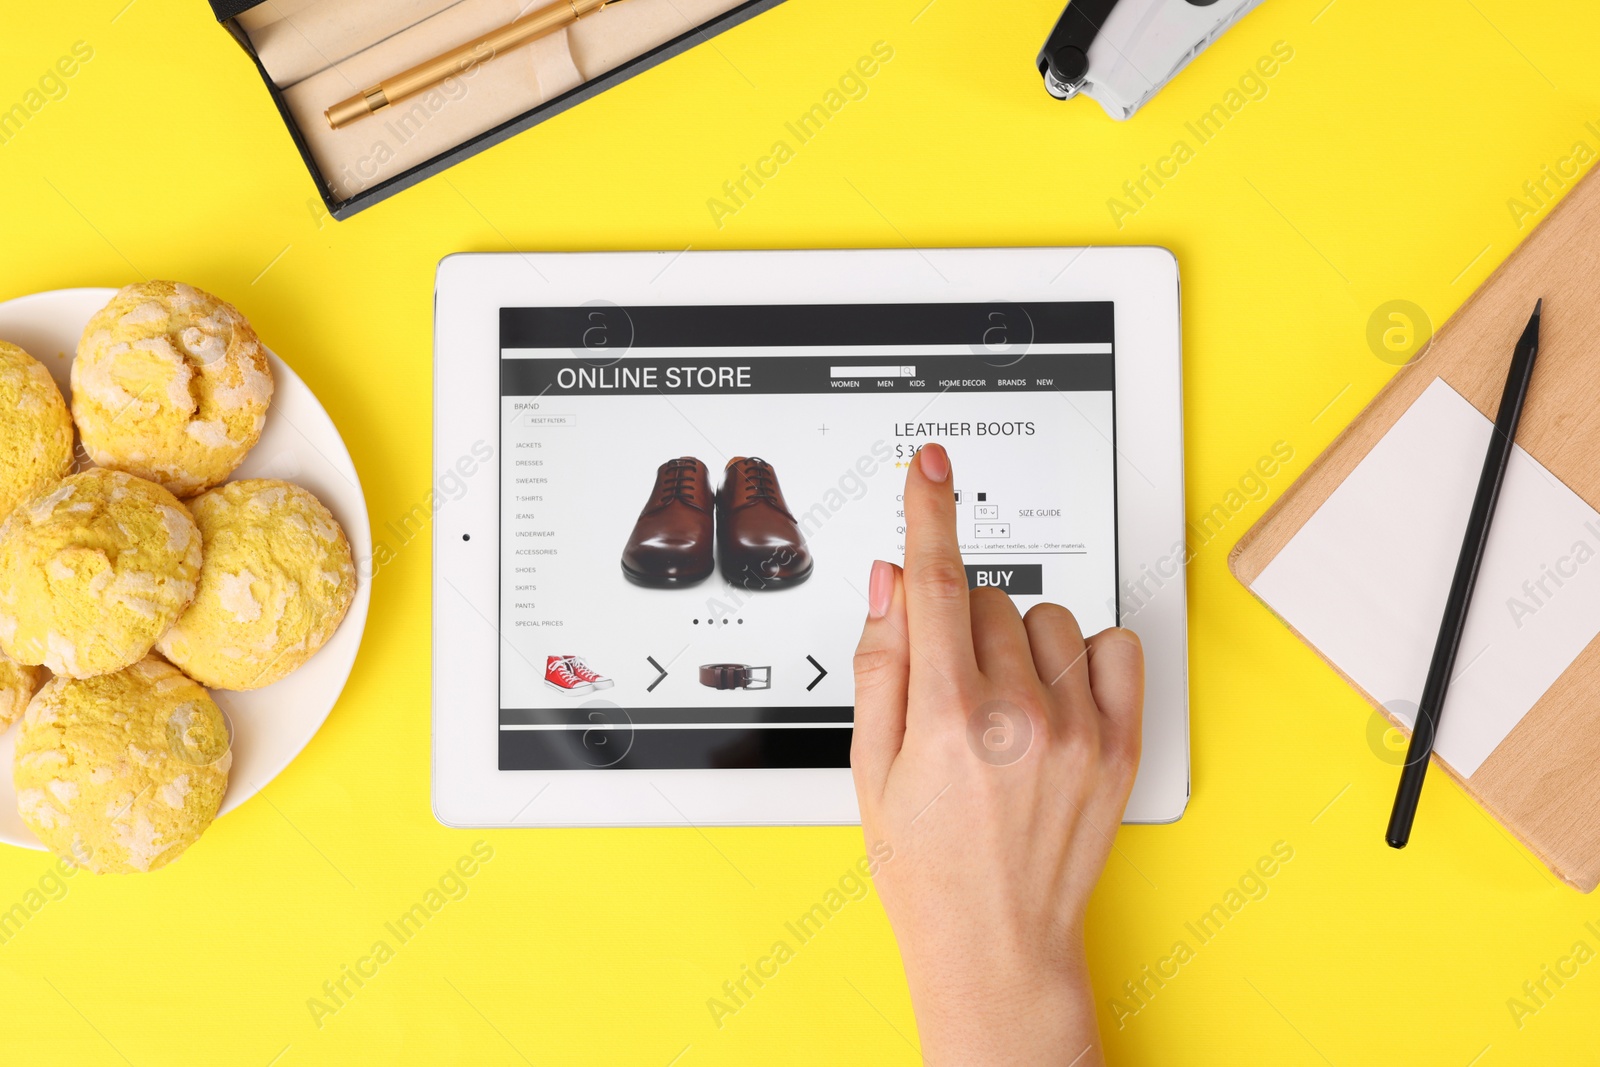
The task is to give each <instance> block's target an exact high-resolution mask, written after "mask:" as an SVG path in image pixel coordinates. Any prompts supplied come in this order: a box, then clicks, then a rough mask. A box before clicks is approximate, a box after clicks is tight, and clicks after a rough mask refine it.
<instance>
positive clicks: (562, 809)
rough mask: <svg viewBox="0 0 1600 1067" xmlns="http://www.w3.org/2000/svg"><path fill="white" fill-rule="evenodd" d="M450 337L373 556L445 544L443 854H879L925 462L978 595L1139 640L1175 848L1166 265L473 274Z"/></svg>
mask: <svg viewBox="0 0 1600 1067" xmlns="http://www.w3.org/2000/svg"><path fill="white" fill-rule="evenodd" d="M435 303H436V306H435V330H434V443H433V444H434V447H433V454H434V482H433V486H432V489H431V492H430V493H429V495H428V498H427V501H426V502H425V503H423V504H421V505H419V507H417V508H415V509H413V512H412V513H411V514H410V515H407V516H403V517H401V518H399V519H398V520H396V521H394V522H390V523H388V524H387V525H386V526H385V527H384V528H383V530H381V531H380V538H379V540H380V541H381V540H383V539H384V538H383V537H382V536H381V535H382V534H385V533H387V534H389V535H391V536H392V537H394V538H397V539H400V540H402V541H403V540H405V539H408V538H409V537H410V536H414V535H415V532H420V530H421V528H423V527H429V528H431V532H432V536H433V553H434V588H433V687H434V688H433V802H434V811H435V814H436V815H437V817H438V818H439V819H440V821H442V822H444V823H446V824H448V825H452V826H513V825H526V826H579V825H685V824H693V825H702V824H800V823H807V824H829V823H851V822H855V821H857V820H858V811H857V807H856V800H855V793H854V789H853V787H852V783H851V777H850V770H849V756H850V737H851V722H852V719H853V707H852V705H853V698H854V693H853V681H852V672H851V661H852V656H853V653H854V649H855V645H856V641H857V639H858V637H859V635H860V630H861V624H862V621H863V619H864V617H865V614H866V599H865V592H866V584H867V576H868V573H869V570H870V567H871V564H872V561H873V560H874V559H878V558H881V559H888V560H896V561H898V560H900V559H901V558H902V557H903V555H904V530H905V524H904V517H903V513H902V511H901V492H902V489H903V484H904V479H905V469H906V465H907V464H908V463H909V462H911V460H912V458H913V457H914V456H915V454H916V451H917V449H918V448H920V447H921V446H922V445H924V444H925V443H927V442H929V441H937V442H939V443H940V444H942V445H944V446H945V447H946V448H948V450H949V452H950V455H951V457H952V459H953V462H954V466H955V472H956V477H955V483H954V490H955V492H956V494H957V501H958V508H957V511H958V516H959V529H958V532H959V535H960V539H961V547H962V554H963V557H964V560H965V563H966V567H967V573H968V580H969V582H970V583H971V584H972V585H974V586H979V585H982V586H994V587H998V588H1000V589H1003V590H1005V591H1007V592H1008V593H1009V594H1010V595H1011V596H1012V597H1013V598H1014V599H1015V601H1016V603H1017V607H1018V608H1019V609H1020V610H1023V611H1026V610H1027V609H1028V608H1029V607H1031V606H1032V605H1034V604H1036V603H1039V602H1041V601H1044V600H1049V601H1055V602H1057V603H1061V604H1064V605H1066V606H1067V607H1068V608H1070V609H1071V610H1072V611H1073V612H1074V613H1075V614H1076V615H1077V617H1078V619H1079V621H1080V623H1081V624H1082V627H1083V630H1084V632H1085V633H1086V634H1087V633H1093V632H1095V631H1097V630H1100V629H1102V628H1103V627H1107V626H1112V625H1117V624H1118V623H1119V622H1120V624H1121V625H1124V626H1127V627H1130V628H1132V629H1133V630H1135V631H1137V632H1138V633H1139V635H1140V637H1141V638H1142V640H1143V642H1144V647H1145V655H1146V661H1147V677H1146V694H1147V696H1146V706H1145V718H1144V747H1143V759H1142V762H1141V766H1140V770H1139V776H1138V780H1137V782H1136V784H1135V786H1134V790H1133V798H1132V800H1131V801H1130V803H1129V806H1128V814H1127V818H1128V819H1129V820H1130V821H1139V822H1164V821H1171V820H1173V819H1176V818H1178V817H1179V816H1180V815H1181V814H1182V812H1183V809H1184V807H1185V805H1186V804H1187V800H1188V794H1189V771H1188V697H1187V694H1188V685H1187V671H1186V594H1185V587H1184V566H1185V562H1186V556H1187V553H1186V549H1185V538H1184V508H1183V455H1182V442H1183V433H1182V404H1181V395H1180V360H1179V326H1178V323H1179V318H1178V272H1177V265H1176V263H1175V262H1174V260H1173V257H1172V255H1171V254H1170V253H1169V252H1167V251H1165V250H1163V249H1159V248H1090V249H1079V248H1027V249H947V250H912V249H907V250H884V251H877V250H861V251H806V252H799V251H795V252H673V253H654V252H638V253H579V254H526V255H519V254H467V255H457V256H451V257H448V258H447V259H445V260H444V261H443V262H442V263H441V264H440V265H439V270H438V279H437V290H436V294H435ZM407 531H413V532H411V533H408V532H407ZM387 548H388V546H386V545H378V546H375V548H374V552H375V560H376V562H377V563H378V565H379V566H381V564H382V556H383V554H384V552H385V550H386V549H387ZM393 551H395V552H398V551H399V548H398V547H396V548H395V549H394V550H393Z"/></svg>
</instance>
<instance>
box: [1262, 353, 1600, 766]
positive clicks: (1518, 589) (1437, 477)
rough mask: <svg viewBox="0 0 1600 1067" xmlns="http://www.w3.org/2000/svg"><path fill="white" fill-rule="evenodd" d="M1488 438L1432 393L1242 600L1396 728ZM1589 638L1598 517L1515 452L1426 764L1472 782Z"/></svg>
mask: <svg viewBox="0 0 1600 1067" xmlns="http://www.w3.org/2000/svg"><path fill="white" fill-rule="evenodd" d="M1492 432H1493V424H1492V423H1491V422H1490V421H1489V420H1488V419H1486V418H1485V417H1484V416H1483V415H1482V414H1480V413H1479V412H1478V410H1477V409H1476V408H1474V407H1473V406H1472V405H1471V404H1469V403H1468V402H1467V401H1466V399H1464V398H1463V397H1462V396H1461V395H1460V394H1459V393H1457V392H1456V391H1455V390H1454V389H1452V388H1450V386H1449V385H1448V384H1446V383H1445V382H1444V380H1443V379H1435V380H1434V381H1433V383H1432V384H1431V385H1429V386H1428V388H1427V389H1426V390H1425V391H1424V392H1423V393H1422V395H1421V396H1419V397H1418V398H1417V399H1416V401H1415V402H1414V403H1412V405H1411V407H1410V408H1409V409H1408V410H1407V411H1406V413H1405V414H1404V415H1403V416H1401V418H1400V420H1399V421H1398V422H1397V423H1395V425H1394V426H1393V427H1392V428H1391V429H1390V430H1389V432H1388V433H1387V434H1385V435H1384V437H1383V439H1382V440H1381V441H1379V442H1378V444H1377V445H1376V446H1375V447H1374V448H1373V449H1372V451H1371V452H1370V453H1369V454H1368V455H1367V457H1366V458H1365V459H1363V460H1362V461H1361V463H1360V464H1359V465H1358V466H1357V467H1356V469H1355V470H1354V471H1352V472H1351V474H1350V476H1349V477H1348V478H1346V479H1345V481H1344V484H1343V485H1341V486H1340V487H1339V488H1338V489H1336V490H1335V491H1334V492H1333V494H1332V495H1331V496H1330V497H1329V498H1328V499H1327V500H1326V501H1325V502H1324V503H1323V505H1322V507H1320V508H1318V509H1317V512H1316V514H1315V515H1313V516H1312V517H1311V519H1310V521H1308V522H1307V523H1306V525H1305V526H1304V527H1303V528H1302V529H1301V530H1300V532H1299V534H1297V535H1296V536H1295V538H1294V540H1293V541H1292V542H1290V544H1289V545H1288V546H1287V547H1286V548H1285V549H1284V550H1283V551H1282V552H1280V553H1279V554H1278V556H1277V558H1276V559H1274V560H1273V561H1272V562H1271V563H1270V564H1268V566H1267V568H1266V569H1265V570H1264V571H1262V572H1261V575H1260V576H1259V577H1258V578H1257V579H1256V580H1255V583H1254V584H1253V585H1252V586H1251V589H1252V590H1253V591H1254V592H1255V593H1256V594H1257V595H1258V596H1260V597H1261V598H1262V599H1263V600H1264V601H1266V602H1267V603H1268V604H1269V605H1271V607H1272V609H1273V610H1274V611H1276V612H1277V613H1278V614H1279V615H1280V616H1282V617H1283V618H1284V619H1285V620H1286V621H1287V622H1288V623H1289V624H1290V625H1291V626H1293V627H1294V628H1295V629H1296V630H1298V631H1300V633H1301V634H1302V635H1304V637H1305V638H1306V640H1308V641H1310V642H1311V644H1312V645H1314V646H1316V648H1317V649H1319V650H1320V651H1321V652H1322V653H1323V654H1324V655H1325V656H1327V657H1328V659H1330V660H1331V661H1332V662H1333V663H1334V664H1336V665H1337V666H1338V667H1339V669H1340V670H1342V671H1343V672H1344V673H1345V674H1347V675H1348V676H1349V677H1350V678H1351V679H1353V680H1354V681H1355V682H1356V684H1358V685H1359V686H1361V688H1362V689H1365V690H1366V691H1367V692H1368V693H1369V694H1371V695H1372V696H1374V697H1376V698H1377V699H1378V700H1379V701H1382V702H1383V703H1384V704H1385V705H1386V706H1388V707H1390V708H1391V709H1392V710H1395V711H1396V712H1397V713H1399V714H1400V715H1401V717H1402V718H1403V719H1405V720H1406V722H1407V725H1410V724H1411V720H1412V718H1413V717H1414V715H1415V707H1416V703H1417V701H1418V700H1419V699H1420V698H1421V695H1422V686H1423V681H1424V679H1425V678H1426V676H1427V673H1428V661H1429V659H1430V658H1431V656H1432V654H1433V645H1434V641H1435V640H1436V638H1437V637H1438V632H1439V622H1440V619H1441V617H1442V616H1443V613H1444V602H1445V597H1446V596H1447V594H1448V592H1449V589H1450V580H1451V577H1452V576H1453V574H1454V572H1455V565H1456V557H1457V556H1458V555H1459V554H1460V551H1461V541H1462V538H1463V536H1464V535H1465V532H1466V527H1467V514H1468V512H1469V511H1470V510H1471V508H1472V498H1473V494H1474V493H1475V491H1476V489H1477V484H1478V477H1479V474H1480V473H1481V471H1482V468H1483V456H1484V451H1485V450H1486V449H1487V448H1488V445H1489V435H1490V433H1492ZM1597 632H1600V514H1597V513H1596V511H1595V509H1594V508H1592V507H1590V506H1589V505H1588V504H1586V503H1584V502H1583V500H1582V499H1580V498H1579V497H1578V495H1577V494H1576V493H1574V492H1572V490H1570V489H1568V488H1567V487H1566V486H1565V485H1563V484H1562V483H1561V482H1560V481H1558V480H1557V479H1556V478H1555V476H1554V475H1552V474H1551V473H1550V472H1549V471H1548V470H1546V469H1545V467H1544V466H1543V465H1542V464H1540V463H1539V462H1538V461H1537V460H1535V459H1534V458H1533V457H1532V456H1530V455H1528V453H1527V452H1525V451H1523V449H1522V448H1521V447H1520V446H1519V447H1516V448H1515V449H1514V450H1513V455H1512V458H1511V465H1510V467H1509V468H1508V470H1507V471H1506V479H1505V484H1504V486H1503V487H1502V489H1501V493H1500V503H1499V506H1498V508H1497V509H1496V511H1495V517H1494V524H1493V526H1492V527H1491V530H1490V534H1489V545H1488V549H1487V552H1486V555H1485V558H1484V562H1483V568H1482V570H1481V571H1480V573H1479V576H1478V583H1477V586H1476V590H1475V592H1474V593H1473V598H1472V607H1471V610H1470V612H1469V614H1468V618H1467V627H1466V630H1465V633H1464V635H1463V639H1462V642H1461V651H1460V654H1459V656H1458V657H1457V660H1456V674H1455V677H1454V678H1453V679H1452V681H1451V685H1450V691H1449V694H1448V696H1447V697H1446V699H1445V706H1444V714H1443V721H1442V724H1441V726H1440V731H1439V739H1438V741H1437V743H1436V745H1435V751H1436V752H1437V753H1438V754H1439V756H1440V757H1441V758H1442V759H1443V760H1444V761H1445V762H1446V763H1448V764H1449V765H1450V766H1451V767H1452V768H1454V769H1455V770H1456V771H1457V772H1458V773H1460V774H1463V775H1469V776H1470V775H1471V774H1472V773H1473V772H1474V771H1476V770H1477V769H1478V768H1479V766H1481V765H1482V764H1483V761H1484V760H1485V759H1487V758H1488V757H1489V754H1490V753H1491V752H1493V751H1494V749H1495V747H1496V746H1497V745H1499V744H1500V742H1501V741H1503V740H1504V739H1505V737H1506V735H1507V734H1509V733H1510V732H1511V730H1512V729H1513V728H1514V727H1515V726H1516V725H1517V723H1518V722H1520V721H1521V720H1522V717H1523V716H1524V715H1526V714H1527V713H1528V711H1529V710H1530V709H1531V708H1532V707H1533V705H1534V704H1535V703H1536V702H1537V701H1538V700H1539V698H1540V697H1541V696H1543V695H1544V692H1545V691H1546V690H1547V689H1549V688H1550V686H1551V685H1552V684H1553V683H1554V682H1555V680H1556V678H1558V677H1559V676H1560V675H1561V673H1562V672H1563V671H1564V670H1566V668H1567V667H1568V665H1570V664H1571V663H1572V661H1573V660H1574V659H1576V658H1577V656H1578V654H1579V653H1580V652H1581V651H1582V650H1583V648H1584V646H1586V645H1587V644H1588V643H1589V642H1590V641H1591V640H1593V638H1594V636H1595V634H1596V633H1597Z"/></svg>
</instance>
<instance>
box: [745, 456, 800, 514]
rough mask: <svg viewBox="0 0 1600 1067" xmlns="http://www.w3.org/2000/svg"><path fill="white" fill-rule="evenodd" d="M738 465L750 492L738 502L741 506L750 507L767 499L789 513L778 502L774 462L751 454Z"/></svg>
mask: <svg viewBox="0 0 1600 1067" xmlns="http://www.w3.org/2000/svg"><path fill="white" fill-rule="evenodd" d="M738 467H739V474H740V476H741V477H742V478H743V480H744V486H745V489H746V491H747V492H748V494H749V495H748V496H747V497H746V498H745V499H744V500H743V501H741V502H740V503H739V504H738V506H739V507H742V508H743V507H750V506H752V505H754V504H759V503H761V502H763V501H765V502H766V503H768V504H771V505H772V506H773V507H775V508H777V509H778V510H779V511H781V512H783V513H784V514H785V515H788V514H789V511H788V509H787V508H785V507H784V506H783V505H782V504H780V503H778V476H777V475H776V474H775V473H773V470H772V464H770V463H768V462H767V461H766V460H764V459H762V458H761V457H759V456H751V457H749V458H748V459H743V460H740V461H739V463H738Z"/></svg>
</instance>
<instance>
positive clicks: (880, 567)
mask: <svg viewBox="0 0 1600 1067" xmlns="http://www.w3.org/2000/svg"><path fill="white" fill-rule="evenodd" d="M893 600H894V568H893V567H891V566H889V565H888V564H887V563H885V562H884V561H883V560H881V559H875V560H873V561H872V577H870V578H868V579H867V614H868V615H870V616H872V617H873V618H874V619H881V618H883V617H884V616H885V615H887V614H889V604H890V602H891V601H893Z"/></svg>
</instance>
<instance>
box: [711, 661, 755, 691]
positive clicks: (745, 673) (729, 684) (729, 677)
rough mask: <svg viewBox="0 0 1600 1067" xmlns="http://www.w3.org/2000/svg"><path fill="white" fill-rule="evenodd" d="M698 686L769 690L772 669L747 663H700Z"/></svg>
mask: <svg viewBox="0 0 1600 1067" xmlns="http://www.w3.org/2000/svg"><path fill="white" fill-rule="evenodd" d="M758 672H759V673H758ZM758 682H759V683H760V684H759V685H758V684H757V683H758ZM700 684H701V685H703V686H706V687H707V688H710V689H771V688H772V668H771V667H752V666H750V664H748V663H702V664H701V665H700Z"/></svg>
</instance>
